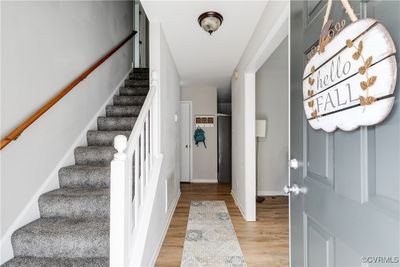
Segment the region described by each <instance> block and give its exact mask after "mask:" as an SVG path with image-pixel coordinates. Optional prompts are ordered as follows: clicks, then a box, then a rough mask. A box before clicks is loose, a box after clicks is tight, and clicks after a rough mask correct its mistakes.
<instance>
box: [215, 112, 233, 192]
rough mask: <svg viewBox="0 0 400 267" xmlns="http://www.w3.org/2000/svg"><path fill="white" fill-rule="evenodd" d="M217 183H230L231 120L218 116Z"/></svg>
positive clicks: (227, 117)
mask: <svg viewBox="0 0 400 267" xmlns="http://www.w3.org/2000/svg"><path fill="white" fill-rule="evenodd" d="M217 126H218V151H217V153H218V170H217V171H218V183H224V184H230V183H231V181H232V150H231V148H232V119H231V116H218V123H217Z"/></svg>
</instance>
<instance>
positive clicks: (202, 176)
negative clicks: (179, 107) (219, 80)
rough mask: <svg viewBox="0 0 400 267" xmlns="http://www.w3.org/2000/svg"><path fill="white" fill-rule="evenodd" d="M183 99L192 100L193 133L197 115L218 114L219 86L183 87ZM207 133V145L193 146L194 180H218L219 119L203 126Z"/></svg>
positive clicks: (193, 143)
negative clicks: (205, 126)
mask: <svg viewBox="0 0 400 267" xmlns="http://www.w3.org/2000/svg"><path fill="white" fill-rule="evenodd" d="M181 100H183V101H192V112H193V114H192V116H193V133H194V131H195V127H196V120H195V117H196V115H212V116H215V115H216V114H217V88H215V87H188V88H182V91H181ZM203 130H204V132H205V135H206V145H207V148H205V147H204V145H203V143H200V144H199V146H196V145H195V142H194V138H192V148H193V177H192V182H194V183H195V182H213V183H215V182H217V149H218V148H217V134H218V132H217V120H216V117H215V119H214V127H209V128H203Z"/></svg>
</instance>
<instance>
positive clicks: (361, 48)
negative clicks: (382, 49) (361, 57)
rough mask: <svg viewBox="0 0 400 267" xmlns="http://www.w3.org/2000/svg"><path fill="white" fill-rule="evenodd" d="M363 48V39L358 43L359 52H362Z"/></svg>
mask: <svg viewBox="0 0 400 267" xmlns="http://www.w3.org/2000/svg"><path fill="white" fill-rule="evenodd" d="M362 50H363V41H360V42H359V43H358V52H359V53H360V54H361V53H362Z"/></svg>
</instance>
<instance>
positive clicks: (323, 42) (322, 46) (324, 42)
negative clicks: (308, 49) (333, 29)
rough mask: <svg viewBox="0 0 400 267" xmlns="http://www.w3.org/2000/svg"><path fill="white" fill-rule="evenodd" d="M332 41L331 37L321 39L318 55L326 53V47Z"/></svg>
mask: <svg viewBox="0 0 400 267" xmlns="http://www.w3.org/2000/svg"><path fill="white" fill-rule="evenodd" d="M330 41H331V37H330V36H329V35H326V36H324V37H321V38H320V40H319V47H318V53H319V54H321V53H324V52H325V46H326V45H327V44H328V43H329V42H330Z"/></svg>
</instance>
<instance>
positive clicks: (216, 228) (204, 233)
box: [181, 201, 247, 267]
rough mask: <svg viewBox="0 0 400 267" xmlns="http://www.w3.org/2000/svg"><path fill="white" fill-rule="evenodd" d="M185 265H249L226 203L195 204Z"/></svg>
mask: <svg viewBox="0 0 400 267" xmlns="http://www.w3.org/2000/svg"><path fill="white" fill-rule="evenodd" d="M181 266H182V267H194V266H199V267H200V266H209V267H219V266H235V267H239V266H247V265H246V263H245V261H244V257H243V254H242V250H241V249H240V245H239V241H238V239H237V237H236V233H235V229H234V228H233V225H232V221H231V218H230V216H229V213H228V209H227V208H226V205H225V202H224V201H192V202H191V204H190V211H189V221H188V225H187V229H186V238H185V244H184V246H183V255H182V261H181Z"/></svg>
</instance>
